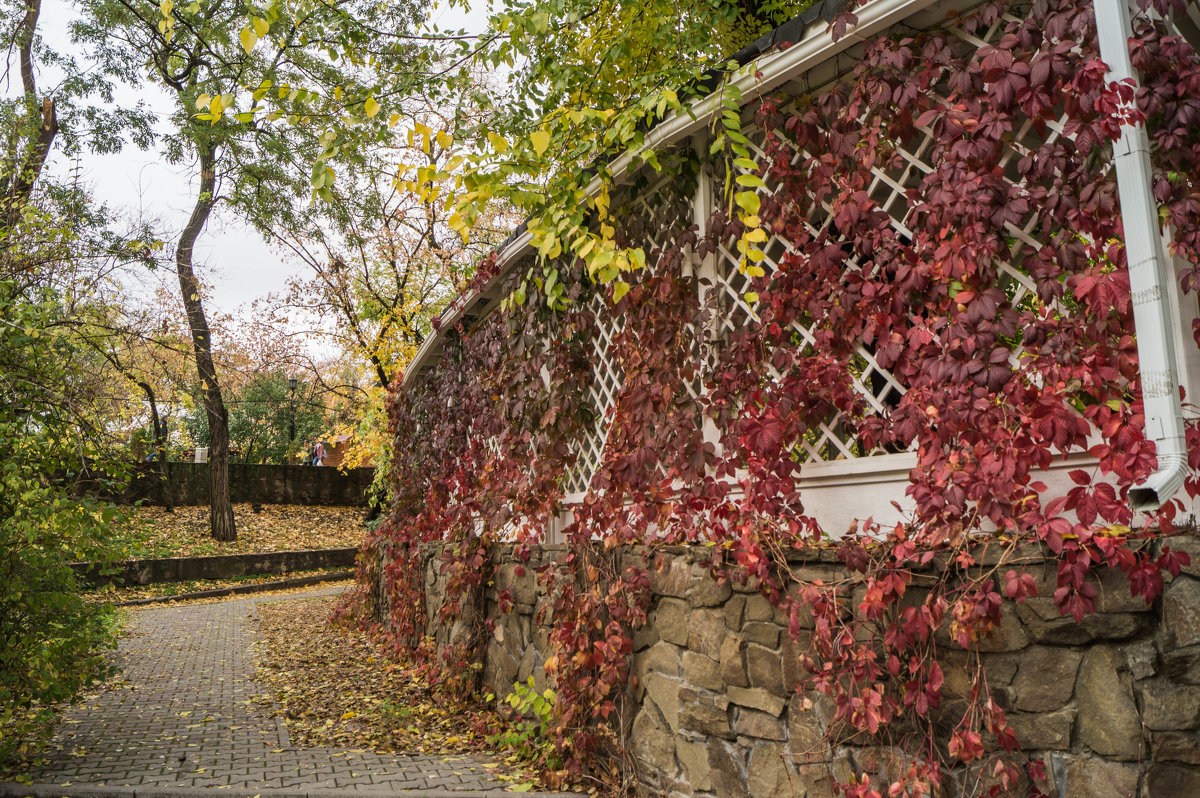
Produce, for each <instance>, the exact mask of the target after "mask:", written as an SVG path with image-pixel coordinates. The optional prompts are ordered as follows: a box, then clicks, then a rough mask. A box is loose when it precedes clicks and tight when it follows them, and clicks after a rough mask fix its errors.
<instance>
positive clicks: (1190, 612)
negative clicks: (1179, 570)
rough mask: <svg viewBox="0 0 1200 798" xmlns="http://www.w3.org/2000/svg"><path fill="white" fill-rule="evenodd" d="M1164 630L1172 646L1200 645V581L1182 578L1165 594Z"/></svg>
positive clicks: (1173, 583) (1172, 584)
mask: <svg viewBox="0 0 1200 798" xmlns="http://www.w3.org/2000/svg"><path fill="white" fill-rule="evenodd" d="M1163 629H1164V630H1165V631H1166V633H1167V640H1168V642H1169V644H1170V645H1172V646H1177V647H1180V648H1182V647H1184V646H1190V645H1193V644H1196V643H1200V581H1198V580H1196V579H1192V578H1191V577H1180V578H1179V579H1176V580H1175V581H1174V582H1172V583H1171V585H1170V587H1168V588H1167V590H1166V592H1165V593H1164V594H1163Z"/></svg>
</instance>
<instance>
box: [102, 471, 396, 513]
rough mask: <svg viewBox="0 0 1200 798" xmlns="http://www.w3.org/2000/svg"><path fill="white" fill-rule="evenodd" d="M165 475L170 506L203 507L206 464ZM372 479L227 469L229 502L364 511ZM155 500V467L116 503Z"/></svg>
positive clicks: (362, 474) (370, 474) (364, 474)
mask: <svg viewBox="0 0 1200 798" xmlns="http://www.w3.org/2000/svg"><path fill="white" fill-rule="evenodd" d="M167 473H168V479H167V486H168V491H169V496H170V500H171V503H172V504H175V505H203V504H208V463H167ZM374 477H375V469H373V468H351V469H347V470H345V471H343V470H342V469H339V468H328V467H324V466H321V467H316V466H302V465H247V464H244V463H233V464H231V465H230V466H229V492H230V496H231V499H232V501H233V502H235V503H237V502H258V503H260V504H309V505H323V506H335V507H366V506H367V488H368V487H370V485H371V480H372V479H374ZM161 496H162V494H161V492H160V489H159V476H158V470H157V468H156V467H155V466H154V465H153V464H152V463H143V464H141V465H139V466H138V473H137V474H136V475H135V476H134V478H133V481H132V482H131V483H130V485H129V487H128V488H127V489H126V491H125V493H124V494H123V495H122V496H120V497H118V498H119V500H120V501H122V502H123V503H125V504H132V503H134V502H136V501H143V502H146V503H148V504H160V503H161V501H162V499H161Z"/></svg>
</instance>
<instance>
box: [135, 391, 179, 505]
mask: <svg viewBox="0 0 1200 798" xmlns="http://www.w3.org/2000/svg"><path fill="white" fill-rule="evenodd" d="M138 386H139V387H141V389H142V391H143V392H144V393H145V394H146V398H147V399H148V400H149V401H150V424H151V428H152V429H153V430H154V460H155V466H156V467H157V468H158V490H159V498H160V499H161V500H162V504H163V508H164V509H166V511H167V512H168V513H170V512H174V510H175V508H174V507H172V506H171V486H170V474H169V473H168V472H167V428H166V427H165V426H164V425H163V424H162V423H161V422H160V421H159V417H158V402H157V401H156V399H155V397H154V389H153V388H151V387H150V383H148V382H144V381H143V382H138Z"/></svg>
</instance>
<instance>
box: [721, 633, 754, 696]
mask: <svg viewBox="0 0 1200 798" xmlns="http://www.w3.org/2000/svg"><path fill="white" fill-rule="evenodd" d="M721 678H722V679H723V680H724V681H725V683H726V684H731V685H735V686H737V687H749V686H750V678H749V676H747V674H746V641H745V640H743V639H742V637H741V635H728V636H727V637H726V638H725V639H724V640H723V641H721Z"/></svg>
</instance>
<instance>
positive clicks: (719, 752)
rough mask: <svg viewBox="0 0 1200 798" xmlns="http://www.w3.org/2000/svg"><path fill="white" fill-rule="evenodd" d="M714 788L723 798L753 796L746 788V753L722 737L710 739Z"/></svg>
mask: <svg viewBox="0 0 1200 798" xmlns="http://www.w3.org/2000/svg"><path fill="white" fill-rule="evenodd" d="M708 766H709V767H710V768H711V771H710V774H711V778H712V784H713V789H714V791H715V792H716V794H717V795H720V796H721V797H722V798H726V796H727V797H728V798H751V795H750V793H749V791H747V789H746V755H745V754H744V753H743V752H742V751H741V750H739V749H738V748H737V747H736V746H732V745H729V744H728V743H726V742H724V741H723V740H721V739H718V738H713V739H710V740H709V741H708Z"/></svg>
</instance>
